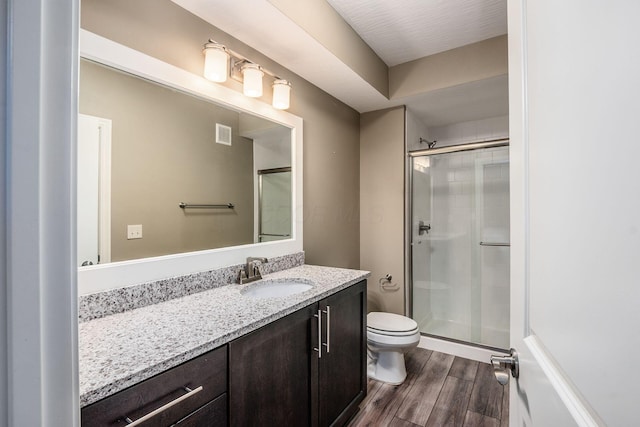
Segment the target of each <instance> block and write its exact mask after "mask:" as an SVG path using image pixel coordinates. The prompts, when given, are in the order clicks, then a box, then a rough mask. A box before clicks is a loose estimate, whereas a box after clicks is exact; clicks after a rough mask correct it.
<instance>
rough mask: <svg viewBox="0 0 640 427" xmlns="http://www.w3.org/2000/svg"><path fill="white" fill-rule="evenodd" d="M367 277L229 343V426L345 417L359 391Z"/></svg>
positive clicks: (318, 422) (335, 421)
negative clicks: (365, 279)
mask: <svg viewBox="0 0 640 427" xmlns="http://www.w3.org/2000/svg"><path fill="white" fill-rule="evenodd" d="M366 311H367V310H366V281H362V282H360V283H358V284H355V285H353V286H351V287H349V288H347V289H345V290H343V291H340V292H338V293H336V294H334V295H332V296H329V297H327V298H325V299H324V300H321V301H320V302H318V303H315V304H312V305H310V306H308V307H305V308H303V309H301V310H298V311H296V312H295V313H293V314H290V315H288V316H286V317H284V318H282V319H279V320H277V321H275V322H273V323H270V324H268V325H266V326H264V327H262V328H261V329H258V330H257V331H254V332H252V333H250V334H247V335H245V336H244V337H241V338H239V339H237V340H235V341H233V342H231V343H230V344H229V422H230V425H232V426H247V425H291V426H293V425H295V426H304V425H310V426H329V425H335V426H339V425H344V424H346V422H347V421H348V420H349V419H350V418H351V417H352V416H353V414H355V413H356V412H357V410H358V404H359V403H360V402H361V401H362V400H363V399H364V397H365V395H366V384H367V383H366Z"/></svg>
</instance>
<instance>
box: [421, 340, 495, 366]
mask: <svg viewBox="0 0 640 427" xmlns="http://www.w3.org/2000/svg"><path fill="white" fill-rule="evenodd" d="M418 347H420V348H424V349H427V350H433V351H439V352H440V353H446V354H453V355H454V356H458V357H463V358H465V359H471V360H477V361H478V362H482V363H491V361H490V360H491V356H492V355H506V353H502V352H500V351H497V350H489V349H486V348H481V347H475V346H472V345H466V344H461V343H456V342H452V341H447V340H440V339H438V338H433V337H425V336H422V337H420V343H419V344H418Z"/></svg>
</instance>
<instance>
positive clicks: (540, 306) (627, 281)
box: [509, 0, 640, 426]
mask: <svg viewBox="0 0 640 427" xmlns="http://www.w3.org/2000/svg"><path fill="white" fill-rule="evenodd" d="M639 16H640V2H637V1H624V0H612V1H607V2H594V1H586V2H585V1H581V0H564V1H561V2H559V1H555V0H535V1H526V0H509V56H510V58H509V67H510V69H509V73H510V76H509V80H510V90H509V94H510V133H511V215H512V221H511V243H512V246H511V253H512V261H511V272H512V273H511V284H512V289H511V292H512V299H511V307H512V314H511V331H512V332H511V343H512V346H513V347H515V348H516V350H517V351H518V352H519V355H520V377H519V379H518V380H517V381H515V380H513V379H512V380H511V393H512V394H511V419H510V421H511V425H513V426H523V425H525V426H531V425H533V426H571V425H609V426H631V425H638V423H639V421H638V415H637V411H636V407H637V405H638V397H639V396H640V392H639V391H638V384H640V371H639V370H638V369H635V367H634V363H635V360H634V359H635V356H636V355H637V353H638V351H639V350H640V327H639V325H640V167H639V166H638V163H639V161H640V143H639V142H638V124H637V123H638V99H639V98H640V48H638V41H639V40H640V25H638V22H637V18H638V17H639Z"/></svg>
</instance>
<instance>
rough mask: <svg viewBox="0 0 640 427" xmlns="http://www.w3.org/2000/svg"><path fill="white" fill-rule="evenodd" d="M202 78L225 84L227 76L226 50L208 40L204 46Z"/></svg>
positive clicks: (227, 54)
mask: <svg viewBox="0 0 640 427" xmlns="http://www.w3.org/2000/svg"><path fill="white" fill-rule="evenodd" d="M203 52H204V77H205V78H206V79H207V80H211V81H212V82H218V83H222V82H226V81H227V76H228V75H229V52H228V51H227V48H226V47H224V46H223V45H221V44H220V43H216V42H214V41H212V40H209V43H205V45H204V50H203Z"/></svg>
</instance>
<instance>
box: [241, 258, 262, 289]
mask: <svg viewBox="0 0 640 427" xmlns="http://www.w3.org/2000/svg"><path fill="white" fill-rule="evenodd" d="M256 261H259V263H258V264H256ZM266 262H269V260H268V259H267V258H263V257H249V258H247V264H246V265H245V266H244V268H243V269H241V270H240V271H239V272H238V283H239V284H241V285H242V284H244V283H249V282H255V281H256V280H260V279H262V274H260V265H261V264H264V263H266Z"/></svg>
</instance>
